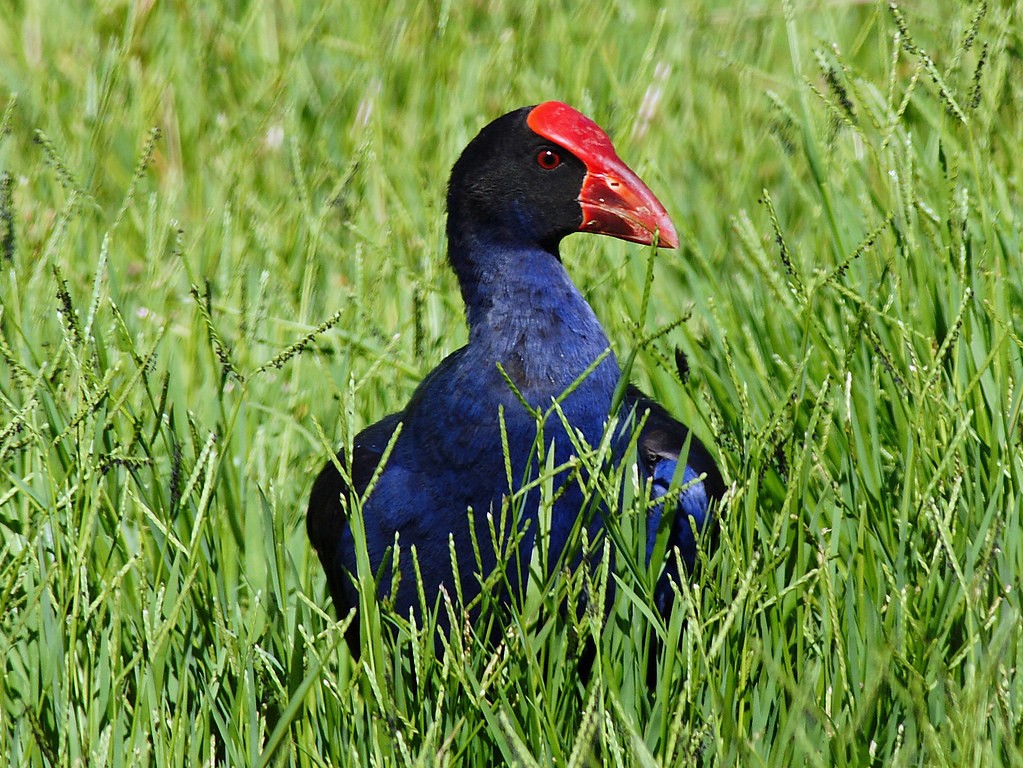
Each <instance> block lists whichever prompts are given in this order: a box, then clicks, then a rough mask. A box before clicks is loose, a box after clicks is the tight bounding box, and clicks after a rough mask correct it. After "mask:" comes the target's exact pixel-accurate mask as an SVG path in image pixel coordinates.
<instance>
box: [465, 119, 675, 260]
mask: <svg viewBox="0 0 1023 768" xmlns="http://www.w3.org/2000/svg"><path fill="white" fill-rule="evenodd" d="M577 231H585V232H596V233H599V234H605V235H611V236H613V237H618V238H622V239H624V240H630V241H632V242H637V243H644V244H650V243H651V242H653V240H654V238H655V237H656V238H658V241H659V242H660V244H661V245H662V246H665V247H669V248H674V247H676V246H677V245H678V237H677V235H676V234H675V228H674V226H673V225H672V223H671V219H670V218H669V217H668V214H667V212H666V211H665V210H664V206H662V205H661V203H660V202H659V201H658V200H657V198H656V197H655V196H654V194H653V192H651V191H650V190H649V189H648V188H647V186H646V185H645V184H644V183H643V182H642V180H641V179H640V178H639V177H638V176H637V175H636V174H635V173H633V172H632V170H631V169H630V168H629V167H628V166H627V165H625V163H623V162H622V160H621V159H620V158H619V157H618V155H617V153H616V152H615V149H614V147H613V146H612V145H611V140H610V139H609V138H608V137H607V134H606V133H604V131H603V130H601V128H600V127H599V126H598V125H597V124H596V123H594V122H593V121H592V120H590V119H589V118H588V117H586V116H585V115H583V114H581V113H580V112H577V111H576V110H574V109H572V107H569V106H568V105H567V104H562V103H561V102H557V101H548V102H544V103H543V104H539V105H537V106H534V107H524V108H522V109H518V110H515V111H514V112H509V113H508V114H506V115H504V116H502V117H499V118H498V119H497V120H495V121H494V122H492V123H490V124H489V125H488V126H486V127H485V128H484V129H483V130H482V131H480V133H479V135H478V136H476V138H475V139H473V140H472V141H471V142H469V146H467V147H466V148H465V151H463V152H462V155H461V157H459V158H458V162H456V163H455V167H454V168H453V170H452V171H451V181H450V183H449V185H448V240H449V243H450V244H451V246H452V248H454V249H456V250H458V249H463V250H464V249H466V247H468V248H469V249H471V248H473V247H474V243H475V244H479V243H484V244H486V246H489V247H493V246H498V247H536V246H538V247H540V248H543V249H544V250H546V251H549V252H550V253H552V254H555V255H556V254H557V252H558V243H559V242H560V241H561V239H562V238H563V237H565V235H568V234H571V233H572V232H577Z"/></svg>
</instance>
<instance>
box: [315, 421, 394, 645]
mask: <svg viewBox="0 0 1023 768" xmlns="http://www.w3.org/2000/svg"><path fill="white" fill-rule="evenodd" d="M400 419H401V414H400V413H392V414H391V415H390V416H388V417H386V418H384V419H381V420H380V421H378V422H377V423H376V424H373V425H372V426H370V427H367V428H366V429H364V430H363V431H362V432H360V433H359V434H358V435H357V436H356V438H355V444H354V445H353V446H352V464H351V467H350V469H349V465H348V464H347V462H346V460H345V454H344V451H341V452H339V453H338V455H337V459H338V463H339V464H340V465H341V466H342V467H345V468H346V469H349V471H350V474H351V479H352V486H353V487H354V491H355V494H356V496H362V495H363V494H364V493H365V492H366V487H367V486H368V485H369V481H370V480H371V479H372V478H373V473H374V472H375V471H376V468H377V465H378V464H379V463H380V459H381V457H382V456H383V454H384V451H385V450H386V448H387V443H388V442H389V441H390V439H391V435H392V434H393V433H394V429H395V427H397V426H398V422H399V421H400ZM353 487H349V485H348V483H347V482H345V479H344V478H343V477H342V476H341V473H340V472H339V471H338V468H337V466H335V464H334V462H333V461H328V462H327V464H326V465H325V466H324V467H323V469H322V470H321V471H320V474H319V476H317V478H316V482H314V483H313V490H312V493H311V494H310V496H309V511H308V513H307V514H306V531H307V532H308V534H309V541H310V542H312V545H313V547H314V548H315V549H316V553H317V554H318V555H319V556H320V562H321V563H322V564H323V570H324V571H325V572H326V574H327V586H328V587H330V595H331V597H332V598H333V599H334V607H335V609H336V610H337V615H338V617H339V618H344V617H345V616H346V615H347V614H348V611H349V610H351V608H352V607H353V606H351V605H349V601H348V599H347V598H346V597H345V589H344V581H343V580H344V579H347V578H348V576H347V575H346V574H345V571H344V568H341V567H340V564H339V562H338V559H337V558H338V554H339V553H338V545H339V543H340V541H341V535H342V534H343V533H344V530H345V529H346V528H347V527H348V518H347V515H346V513H345V507H344V506H343V505H342V502H341V497H342V496H344V497H345V499H346V500H347V501H348V503H349V504H350V503H351V498H352V490H353ZM353 631H354V632H355V637H356V638H358V624H353V625H352V629H350V630H349V634H350V635H351V633H352V632H353ZM357 644H358V640H357V639H356V645H357Z"/></svg>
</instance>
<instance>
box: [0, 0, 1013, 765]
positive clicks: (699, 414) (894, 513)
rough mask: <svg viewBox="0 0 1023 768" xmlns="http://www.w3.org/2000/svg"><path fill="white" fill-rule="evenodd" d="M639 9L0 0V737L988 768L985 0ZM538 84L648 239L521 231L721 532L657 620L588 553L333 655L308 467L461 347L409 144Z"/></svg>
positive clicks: (38, 754)
mask: <svg viewBox="0 0 1023 768" xmlns="http://www.w3.org/2000/svg"><path fill="white" fill-rule="evenodd" d="M658 5H659V4H655V3H645V2H635V3H625V2H622V3H614V4H604V3H577V4H554V5H552V4H550V3H540V2H531V1H530V0H516V1H515V2H503V1H502V0H496V1H495V2H493V3H489V4H483V3H447V2H439V3H429V2H419V3H415V2H392V3H357V2H341V1H340V0H324V2H320V3H311V4H305V5H304V7H302V8H301V9H295V8H292V7H291V4H287V3H284V4H274V3H258V2H257V3H241V2H234V3H228V4H225V5H224V7H222V8H218V7H216V6H215V5H209V6H203V7H200V5H198V4H192V5H190V4H187V3H154V2H131V3H128V2H104V3H68V2H56V0H35V2H31V3H14V4H8V5H7V6H5V7H4V9H3V10H0V173H2V174H3V175H2V179H0V267H2V278H0V281H2V282H0V358H2V360H3V362H2V364H0V564H2V571H0V657H2V659H3V662H2V663H3V669H2V674H0V754H4V755H9V756H10V758H9V759H10V762H11V764H12V765H17V766H22V765H25V766H37V765H89V766H103V765H110V766H119V765H140V764H158V765H189V766H191V765H203V764H230V765H326V764H333V765H494V764H500V763H512V764H519V765H548V764H558V765H572V766H580V765H630V766H631V765H642V766H648V765H687V764H704V765H731V764H737V765H779V766H781V765H784V766H789V765H839V766H841V765H855V766H860V765H878V766H880V765H884V766H890V765H895V766H899V765H949V766H963V765H1023V737H1021V733H1023V675H1021V673H1020V667H1021V664H1023V642H1021V631H1020V623H1021V615H1020V613H1021V604H1020V588H1021V584H1020V577H1019V574H1020V573H1021V572H1023V533H1021V527H1023V517H1021V505H1023V460H1021V455H1023V452H1021V450H1020V435H1021V420H1020V410H1021V402H1023V388H1021V386H1020V382H1021V381H1023V341H1021V338H1023V317H1021V301H1023V295H1021V294H1023V290H1021V289H1023V279H1021V277H1020V274H1021V273H1020V270H1021V247H1020V240H1021V232H1020V224H1021V219H1020V213H1021V210H1023V205H1021V202H1020V178H1021V177H1023V160H1021V158H1023V154H1021V152H1020V147H1023V117H1021V115H1023V64H1021V51H1023V10H1021V7H1020V6H1019V4H1018V3H976V2H967V3H952V2H939V3H930V4H912V5H910V4H907V5H906V7H902V6H895V5H892V6H889V5H887V4H884V3H870V2H853V1H852V0H849V2H817V3H807V4H801V3H800V4H796V3H794V2H792V1H791V0H790V2H787V3H782V4H780V5H779V4H773V3H758V2H753V1H752V0H749V1H744V0H736V1H735V2H732V3H729V4H727V5H721V4H718V3H703V2H689V3H686V4H685V5H684V7H681V8H664V9H658ZM547 98H560V99H563V100H566V101H569V102H571V103H573V104H574V105H576V106H578V107H579V108H581V109H583V110H584V111H586V112H587V113H589V114H591V115H592V116H593V117H594V118H595V119H596V120H597V121H598V122H600V123H601V124H602V125H604V126H605V127H607V128H608V130H609V131H610V132H611V133H612V136H613V137H614V139H615V141H616V144H617V146H618V149H619V151H620V153H621V154H622V156H623V157H624V158H625V159H626V161H627V162H629V163H630V165H632V167H634V168H635V169H636V170H637V171H638V172H639V173H640V174H641V175H642V176H643V177H644V178H645V179H646V180H647V181H648V183H649V184H650V186H651V188H653V189H654V190H655V191H656V192H657V194H658V196H659V197H660V198H661V199H662V201H663V202H664V203H665V204H666V206H667V208H668V209H669V211H671V213H672V215H673V218H674V220H675V222H676V224H677V225H678V228H679V231H680V233H681V235H682V239H683V247H682V248H681V250H680V252H677V253H675V252H661V253H659V254H658V255H657V257H656V259H655V260H654V262H653V263H652V267H651V265H650V263H649V261H648V259H647V258H646V257H647V256H648V255H649V254H646V253H645V252H644V251H643V249H641V248H637V247H634V246H629V245H626V244H622V243H619V242H616V241H612V240H609V239H606V238H587V237H583V236H579V237H577V238H571V239H570V240H569V241H568V242H566V244H565V248H564V257H565V261H566V264H568V267H569V270H570V272H571V273H572V275H573V277H574V279H575V280H576V282H577V284H578V285H580V286H581V287H582V289H583V290H584V292H585V293H586V295H587V296H588V298H589V300H590V301H591V303H592V304H593V306H594V308H595V309H596V311H597V314H598V316H599V317H601V319H602V321H603V322H604V324H605V327H606V328H607V330H608V333H609V336H610V337H611V338H612V339H613V342H614V344H615V345H616V351H617V353H618V355H619V357H620V358H621V359H625V358H626V357H627V356H628V355H629V354H630V353H631V352H632V351H636V362H635V366H634V370H633V378H634V379H635V380H637V381H638V382H639V383H641V384H643V385H644V386H645V387H646V388H647V389H649V390H651V391H652V392H653V393H654V394H655V395H656V396H657V397H658V399H659V400H660V401H661V402H663V403H665V404H666V405H667V406H668V407H669V408H670V409H671V410H672V411H673V412H675V413H676V414H677V415H678V416H680V417H682V418H684V419H685V420H686V421H687V422H688V423H689V424H691V425H692V426H693V428H694V429H695V431H696V432H697V434H699V435H700V437H701V438H703V439H704V440H705V442H707V443H708V444H710V445H712V446H713V447H714V450H715V452H716V454H717V455H718V456H719V457H720V463H721V465H722V468H723V470H724V472H725V474H726V476H727V479H728V481H729V484H730V491H729V495H728V499H727V502H726V503H725V505H724V507H723V509H722V510H721V513H720V525H721V531H720V534H721V535H720V545H719V547H718V549H717V550H716V551H715V552H713V553H710V554H709V557H707V558H705V559H704V562H703V563H702V567H701V569H700V575H699V578H698V581H697V582H696V583H694V584H692V585H691V586H690V585H683V589H682V591H681V592H680V594H679V596H678V601H677V602H678V609H677V610H676V611H675V612H674V613H673V614H672V617H671V618H670V620H669V621H668V622H664V621H662V620H661V619H659V618H657V617H656V616H655V615H654V614H653V612H652V611H651V609H650V603H649V599H648V597H649V587H650V584H651V583H652V579H653V578H655V577H656V574H655V573H649V572H646V571H645V569H643V568H641V567H638V565H637V566H636V567H633V568H631V569H630V568H619V569H617V570H616V572H615V574H613V575H607V574H606V573H605V574H604V575H601V573H600V571H599V569H598V571H597V574H596V575H595V576H593V577H590V576H589V575H588V574H576V575H575V576H573V577H567V576H566V577H563V578H560V577H559V579H555V581H554V583H553V584H550V585H547V586H548V587H549V589H540V588H539V587H537V588H536V589H535V591H534V592H533V593H532V597H531V599H532V600H533V602H532V603H531V604H530V605H529V606H527V609H528V611H531V613H529V614H528V615H520V616H518V617H517V618H516V620H515V621H513V622H512V626H513V629H512V630H511V631H510V632H509V633H508V635H507V638H506V642H505V644H504V645H503V646H502V647H501V648H500V649H499V651H498V652H496V653H491V652H487V651H485V649H484V648H483V647H482V646H481V645H480V643H479V641H478V640H476V639H475V638H476V637H477V635H475V634H474V633H472V632H454V633H452V635H451V636H450V637H447V638H446V642H447V643H448V644H449V646H450V647H449V649H448V652H447V653H444V654H442V655H440V656H438V655H436V653H435V649H434V647H433V643H432V641H430V640H429V638H428V637H427V636H426V635H425V634H424V633H423V632H422V631H417V630H416V628H414V627H411V626H409V625H408V624H407V622H403V621H402V620H401V618H400V617H393V616H391V615H389V614H388V612H387V611H386V610H380V609H379V608H378V607H377V606H375V605H367V606H366V609H367V610H366V611H365V613H366V614H368V615H366V616H364V617H360V618H359V619H357V620H360V621H366V622H376V625H379V623H380V622H386V623H391V624H396V626H397V627H398V631H397V634H396V639H394V640H393V642H392V641H383V640H374V641H373V642H372V643H370V644H368V645H367V649H366V652H365V653H364V655H363V658H362V660H361V661H359V662H353V660H352V659H351V657H350V655H349V653H348V651H347V648H346V646H345V644H344V642H343V640H342V638H343V634H344V628H345V624H344V623H343V622H342V623H338V622H336V621H335V618H334V616H333V614H332V610H331V608H330V606H329V602H328V598H327V596H326V590H325V584H324V580H323V576H322V573H321V572H320V570H319V566H318V564H317V563H316V559H315V557H314V556H313V554H312V552H311V550H310V547H309V545H308V543H307V541H306V538H305V532H304V525H303V523H304V520H303V514H304V504H305V499H306V497H307V494H308V491H309V488H310V485H311V480H312V477H313V473H314V472H315V471H316V470H317V469H318V468H319V467H320V466H321V465H322V463H323V462H324V461H325V459H326V456H327V455H328V453H329V451H330V450H331V449H332V448H333V447H336V446H337V445H341V444H344V442H345V441H346V440H348V439H350V438H351V436H352V435H353V434H354V432H355V431H356V430H357V429H359V428H361V427H362V426H364V425H365V424H367V423H370V422H372V421H375V420H376V419H378V418H380V417H382V416H383V415H385V414H386V413H389V412H391V411H393V410H396V409H398V408H400V407H401V406H402V405H403V404H404V402H405V401H406V399H407V397H408V396H409V394H410V393H411V391H412V390H413V389H414V387H415V385H416V384H417V382H418V381H419V380H420V378H421V377H422V376H423V375H424V374H425V373H426V372H427V371H428V370H429V369H430V368H431V367H432V366H433V365H435V364H436V363H437V362H438V361H439V360H440V359H441V358H442V357H443V355H445V354H446V353H448V352H450V351H452V350H454V349H455V348H457V347H458V346H460V345H461V344H462V343H463V341H464V338H465V335H464V334H465V332H464V326H463V322H462V314H461V307H460V305H459V300H458V291H457V288H456V286H455V283H454V279H453V277H452V276H451V275H450V274H449V272H448V270H447V268H446V266H445V264H444V259H443V253H444V241H443V200H444V186H445V182H446V177H447V172H448V169H449V167H450V165H451V163H452V162H453V161H454V159H455V158H456V157H457V154H458V152H459V151H460V149H461V147H462V146H464V144H465V143H466V142H467V141H468V140H469V139H470V138H471V137H472V136H473V135H474V134H475V132H476V131H477V130H478V129H479V128H480V127H481V126H482V125H483V124H484V123H486V122H487V121H488V120H490V119H492V118H493V117H495V116H497V115H499V114H501V113H503V112H505V111H507V110H509V109H511V108H514V107H517V106H520V105H523V104H529V103H535V102H537V101H540V100H543V99H547ZM648 268H649V269H652V271H651V272H650V275H651V282H649V283H647V275H648ZM644 285H648V287H649V290H650V300H649V305H647V303H646V302H644V301H643V300H642V299H641V297H642V296H643V291H644ZM682 360H684V361H685V362H686V363H687V365H686V366H681V367H683V368H686V369H687V370H688V371H689V373H688V376H686V377H681V376H680V374H679V370H678V368H679V367H680V366H679V365H677V361H682ZM621 479H622V478H621V477H617V478H614V477H613V478H610V479H609V480H608V482H610V483H614V482H616V481H619V480H621ZM640 519H641V518H640V517H638V516H636V515H634V514H632V510H631V508H630V507H626V508H625V509H624V510H623V515H622V520H621V536H620V537H619V542H620V544H621V546H622V547H623V549H628V546H629V543H630V542H635V541H636V539H637V536H638V535H639V532H640V531H639V528H637V525H638V523H637V521H638V520H640ZM630 526H631V527H630ZM624 560H625V561H626V562H628V557H625V558H624ZM632 562H633V563H634V564H639V563H641V562H642V558H633V561H632ZM588 578H593V579H596V580H597V581H596V582H595V583H591V584H586V583H583V582H584V581H585V580H586V579H588ZM601 579H604V581H601ZM608 580H611V581H610V582H609V581H608ZM609 583H613V584H614V585H615V586H616V587H617V589H616V590H615V597H614V603H613V607H612V610H611V614H610V616H609V618H608V619H607V621H606V623H605V622H603V621H602V620H601V617H600V616H596V615H592V614H587V613H585V612H584V613H583V614H582V615H579V616H577V615H576V614H574V613H573V612H571V611H569V612H567V613H565V612H559V611H557V610H556V609H555V608H554V606H555V605H556V604H557V603H558V601H559V600H562V599H569V600H572V599H576V598H577V597H578V595H579V594H580V593H581V591H582V590H584V589H586V590H590V591H593V590H598V591H599V590H601V589H604V588H607V587H608V584H609ZM440 610H445V607H444V606H441V607H440ZM544 617H546V618H544ZM652 637H656V638H658V640H659V642H658V643H654V644H651V642H650V639H651V638H652ZM587 639H590V640H591V641H592V642H594V643H595V647H596V648H597V651H596V655H595V658H594V660H593V665H592V671H591V672H590V674H589V675H588V676H587V675H585V674H583V673H582V670H581V669H580V666H579V665H580V646H581V644H582V643H583V642H584V641H585V640H587ZM658 649H659V650H658ZM666 649H667V650H666ZM650 654H654V659H653V667H652V668H653V674H654V676H655V678H656V680H655V681H654V682H655V684H654V685H653V687H652V688H649V687H648V686H647V672H648V666H649V663H650Z"/></svg>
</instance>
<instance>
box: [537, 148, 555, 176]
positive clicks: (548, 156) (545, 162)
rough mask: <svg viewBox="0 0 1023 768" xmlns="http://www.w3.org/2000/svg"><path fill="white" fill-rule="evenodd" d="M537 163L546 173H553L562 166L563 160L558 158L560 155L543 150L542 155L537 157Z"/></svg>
mask: <svg viewBox="0 0 1023 768" xmlns="http://www.w3.org/2000/svg"><path fill="white" fill-rule="evenodd" d="M536 162H537V163H538V164H539V165H540V167H541V168H543V169H544V170H545V171H553V170H554V169H555V168H557V167H558V166H559V165H561V158H560V157H558V153H557V152H555V151H554V150H551V149H541V150H540V154H538V155H537V156H536Z"/></svg>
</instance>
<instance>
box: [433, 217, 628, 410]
mask: <svg viewBox="0 0 1023 768" xmlns="http://www.w3.org/2000/svg"><path fill="white" fill-rule="evenodd" d="M448 255H449V258H450V260H451V264H452V267H453V268H454V270H455V273H456V275H457V276H458V282H459V285H460V286H461V289H462V298H463V300H464V301H465V307H466V320H467V321H468V323H469V346H470V348H475V350H477V351H478V352H479V353H481V354H485V355H486V356H488V357H491V358H493V359H495V360H498V361H500V362H501V363H502V365H504V366H505V368H506V369H509V366H511V367H512V368H516V369H518V373H519V374H520V376H516V375H515V372H514V371H512V370H508V372H509V375H511V376H512V379H513V380H514V381H515V382H516V385H521V386H522V387H524V388H525V389H526V390H533V391H535V393H536V394H537V395H538V396H541V397H545V396H547V395H549V394H560V392H561V391H563V390H564V389H565V388H566V387H567V386H568V385H569V384H571V383H572V382H573V381H574V380H575V378H576V377H578V376H579V375H580V374H581V373H582V372H583V371H584V370H585V369H586V368H587V367H588V366H589V365H590V364H591V363H592V362H593V361H594V360H595V359H596V358H597V357H598V356H600V355H601V354H602V353H603V352H604V351H605V350H606V349H607V348H608V346H609V342H608V339H607V336H606V335H605V333H604V330H603V328H601V326H600V322H599V321H598V320H597V317H596V315H594V313H593V310H592V309H591V308H590V305H589V304H587V303H586V300H585V299H584V298H583V296H582V294H580V293H579V290H578V289H577V288H576V287H575V285H573V284H572V281H571V279H570V278H569V276H568V272H567V271H566V270H565V267H564V265H562V263H561V260H560V258H559V256H558V253H557V249H556V247H555V249H554V251H553V252H551V251H547V250H544V249H543V248H541V247H539V246H532V247H530V246H524V245H520V244H516V245H511V244H508V243H501V244H495V243H493V242H486V241H483V240H481V239H479V238H477V237H471V236H468V237H462V238H460V239H455V240H452V241H451V242H450V245H449V251H448ZM617 376H618V365H617V362H616V361H615V360H614V357H613V356H610V357H609V358H608V359H607V360H606V361H605V364H603V365H601V366H600V367H599V369H598V373H597V374H595V375H594V376H591V377H590V378H591V379H594V381H593V382H592V386H595V387H598V388H600V389H607V388H608V387H610V389H611V390H613V388H614V385H615V382H616V381H617ZM518 379H521V381H520V380H518ZM587 384H588V385H590V382H589V381H588V382H587ZM524 393H525V392H524Z"/></svg>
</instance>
